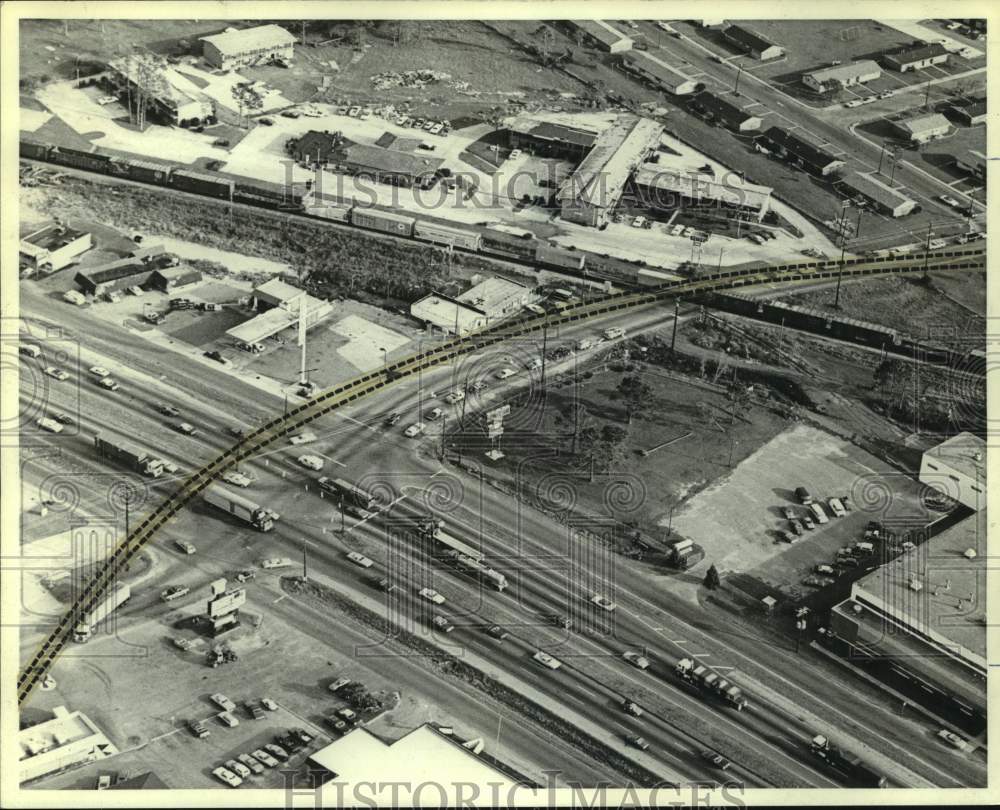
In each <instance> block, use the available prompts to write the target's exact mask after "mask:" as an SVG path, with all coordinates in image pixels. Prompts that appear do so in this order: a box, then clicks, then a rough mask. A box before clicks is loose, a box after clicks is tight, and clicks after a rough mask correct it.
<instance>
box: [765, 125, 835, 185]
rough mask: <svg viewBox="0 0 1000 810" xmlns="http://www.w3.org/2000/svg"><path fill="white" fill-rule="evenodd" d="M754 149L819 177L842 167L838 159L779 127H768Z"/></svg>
mask: <svg viewBox="0 0 1000 810" xmlns="http://www.w3.org/2000/svg"><path fill="white" fill-rule="evenodd" d="M755 148H756V149H757V150H758V151H760V152H765V153H767V154H772V153H773V154H775V155H777V156H778V157H779V158H781V159H782V160H785V161H788V162H789V163H791V164H793V165H795V166H798V167H799V168H801V169H803V170H805V171H807V172H809V173H810V174H814V175H817V176H819V177H826V176H828V175H831V174H833V173H834V172H836V171H837V170H839V169H841V168H843V166H844V161H842V160H841V159H840V158H838V157H836V156H835V155H832V154H830V153H829V152H827V151H825V150H824V149H821V148H820V147H818V146H815V145H814V144H811V143H809V141H807V140H805V139H804V138H802V137H801V136H799V135H797V134H795V133H792V132H789V131H788V130H787V129H782V128H781V127H770V128H769V129H768V130H767V131H765V132H764V133H763V134H762V135H760V136H759V137H758V138H757V140H756V142H755Z"/></svg>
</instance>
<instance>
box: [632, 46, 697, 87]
mask: <svg viewBox="0 0 1000 810" xmlns="http://www.w3.org/2000/svg"><path fill="white" fill-rule="evenodd" d="M622 68H623V69H624V70H626V71H628V72H629V73H631V74H633V75H634V76H638V77H639V78H640V79H642V80H643V81H644V82H646V84H648V85H650V86H651V87H653V88H655V89H657V90H662V91H664V92H667V93H670V94H671V95H673V96H686V95H690V94H691V93H695V92H697V91H698V90H701V89H702V88H703V87H704V86H705V85H704V84H703V83H702V82H699V81H698V80H697V79H693V78H692V77H691V76H689V75H688V74H687V73H685V72H684V71H683V70H681V69H680V68H676V67H674V66H673V65H668V64H667V63H666V62H664V61H663V60H662V59H660V58H658V57H656V56H653V55H652V54H651V53H649V52H648V51H636V52H635V53H633V54H629V55H628V56H625V57H623V58H622Z"/></svg>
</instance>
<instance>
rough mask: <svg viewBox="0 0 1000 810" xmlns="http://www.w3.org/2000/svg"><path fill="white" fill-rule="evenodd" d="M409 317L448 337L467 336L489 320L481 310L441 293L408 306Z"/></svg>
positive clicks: (426, 296) (427, 296)
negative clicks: (438, 330)
mask: <svg viewBox="0 0 1000 810" xmlns="http://www.w3.org/2000/svg"><path fill="white" fill-rule="evenodd" d="M410 315H411V316H412V317H414V318H415V319H416V320H418V321H420V322H421V323H424V324H426V325H428V326H433V327H435V328H437V329H440V330H441V331H442V332H444V333H446V334H449V335H458V336H459V337H461V336H462V335H467V334H469V332H473V331H475V330H476V329H482V328H483V327H484V326H486V323H487V321H488V320H489V318H488V317H487V315H486V313H485V312H483V310H481V309H479V308H478V307H475V306H472V305H471V304H464V303H462V302H461V301H458V300H456V299H454V298H450V297H449V296H447V295H444V294H443V293H430V294H429V295H425V296H424V297H423V298H421V299H419V300H417V301H414V302H413V303H412V304H410Z"/></svg>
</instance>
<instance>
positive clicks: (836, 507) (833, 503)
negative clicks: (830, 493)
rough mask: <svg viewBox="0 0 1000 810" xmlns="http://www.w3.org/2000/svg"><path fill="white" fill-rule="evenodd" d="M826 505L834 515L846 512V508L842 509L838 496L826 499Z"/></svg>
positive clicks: (838, 515) (841, 514)
mask: <svg viewBox="0 0 1000 810" xmlns="http://www.w3.org/2000/svg"><path fill="white" fill-rule="evenodd" d="M827 505H828V506H829V507H830V513H831V514H832V515H833V516H834V517H843V516H844V515H846V514H847V510H846V509H844V504H843V503H841V501H840V498H830V499H829V500H828V501H827Z"/></svg>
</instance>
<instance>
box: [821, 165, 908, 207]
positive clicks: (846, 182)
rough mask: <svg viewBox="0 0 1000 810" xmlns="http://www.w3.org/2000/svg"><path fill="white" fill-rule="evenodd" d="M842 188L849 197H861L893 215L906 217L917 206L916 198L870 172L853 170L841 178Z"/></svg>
mask: <svg viewBox="0 0 1000 810" xmlns="http://www.w3.org/2000/svg"><path fill="white" fill-rule="evenodd" d="M839 183H840V190H841V192H842V193H843V194H844V195H845V196H847V197H861V198H862V199H864V200H866V201H867V202H869V203H871V204H872V205H874V206H875V207H876V208H877V209H878V210H879V211H881V212H883V213H886V214H889V216H892V217H905V216H906V215H907V214H909V213H912V212H913V209H914V208H916V207H917V202H916V200H912V199H910V198H909V197H907V196H906V195H905V194H903V192H901V191H899V190H898V189H895V188H889V186H887V185H886V184H885V183H883V182H882V181H881V180H876V179H875V178H874V177H873V176H872V175H870V174H861V172H851V173H850V174H847V175H844V176H843V177H841V178H840V180H839Z"/></svg>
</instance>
